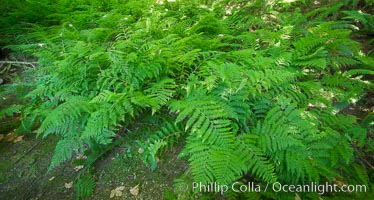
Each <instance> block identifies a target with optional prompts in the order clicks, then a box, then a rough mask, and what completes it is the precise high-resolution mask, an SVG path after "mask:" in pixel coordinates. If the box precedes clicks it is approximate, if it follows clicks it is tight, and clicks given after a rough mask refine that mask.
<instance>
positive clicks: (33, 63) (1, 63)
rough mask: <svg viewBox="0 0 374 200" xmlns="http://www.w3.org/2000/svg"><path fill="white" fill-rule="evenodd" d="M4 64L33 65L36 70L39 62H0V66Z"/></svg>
mask: <svg viewBox="0 0 374 200" xmlns="http://www.w3.org/2000/svg"><path fill="white" fill-rule="evenodd" d="M3 64H11V65H14V64H18V65H31V66H32V67H33V68H35V67H36V65H37V64H38V62H24V61H7V60H6V61H0V66H2V65H3Z"/></svg>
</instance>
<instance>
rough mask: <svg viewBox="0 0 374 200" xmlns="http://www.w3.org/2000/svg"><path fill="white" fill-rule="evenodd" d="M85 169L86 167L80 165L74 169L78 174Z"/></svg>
mask: <svg viewBox="0 0 374 200" xmlns="http://www.w3.org/2000/svg"><path fill="white" fill-rule="evenodd" d="M83 168H84V165H78V166H76V167H74V170H75V171H76V172H77V171H79V170H81V169H83Z"/></svg>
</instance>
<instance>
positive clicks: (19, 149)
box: [0, 134, 187, 199]
mask: <svg viewBox="0 0 374 200" xmlns="http://www.w3.org/2000/svg"><path fill="white" fill-rule="evenodd" d="M56 142H57V138H53V137H50V138H47V139H44V140H41V139H35V135H31V134H30V135H25V136H24V137H23V138H22V141H20V142H17V143H14V142H8V141H6V140H3V141H1V142H0V152H1V156H0V199H74V198H75V193H74V190H73V188H72V187H71V182H73V181H74V179H75V177H76V176H77V174H78V172H77V170H76V168H75V167H76V166H74V165H73V164H72V163H70V162H66V163H65V164H63V165H61V166H59V167H57V168H55V169H54V170H52V171H51V172H47V169H48V166H49V163H50V159H51V157H52V154H53V150H54V147H55V144H56ZM125 146H126V147H117V148H115V149H113V150H111V151H110V152H109V153H107V155H106V156H104V157H103V158H102V159H101V160H99V161H97V162H96V163H95V170H94V171H95V178H96V188H95V192H94V195H93V196H92V198H90V199H109V197H110V194H111V192H112V190H115V189H116V188H118V187H120V186H124V187H122V188H123V190H122V191H121V193H122V196H119V197H114V198H113V199H164V197H163V195H164V193H165V191H167V190H171V189H172V185H173V181H174V179H175V178H177V177H178V176H179V175H180V174H181V173H182V172H183V171H185V170H186V166H187V165H186V163H185V162H184V161H183V160H181V159H177V158H176V155H177V154H176V153H175V151H173V150H172V151H169V153H167V154H166V155H165V156H164V157H163V158H162V159H161V160H160V162H159V163H158V167H157V169H156V170H155V171H151V169H150V168H148V167H146V166H145V165H144V163H143V162H142V160H141V158H140V155H139V153H138V151H137V150H135V149H132V146H128V145H125ZM129 148H130V151H129ZM136 186H139V194H138V195H134V194H131V193H130V189H131V188H134V187H136Z"/></svg>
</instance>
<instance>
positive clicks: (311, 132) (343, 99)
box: [0, 0, 374, 199]
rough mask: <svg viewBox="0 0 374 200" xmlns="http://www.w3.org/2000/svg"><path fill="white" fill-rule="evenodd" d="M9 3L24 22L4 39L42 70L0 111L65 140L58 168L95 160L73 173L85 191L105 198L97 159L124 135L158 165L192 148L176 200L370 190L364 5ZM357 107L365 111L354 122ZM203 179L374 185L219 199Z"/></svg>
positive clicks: (79, 190)
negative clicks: (196, 186)
mask: <svg viewBox="0 0 374 200" xmlns="http://www.w3.org/2000/svg"><path fill="white" fill-rule="evenodd" d="M7 5H8V4H7ZM8 6H9V10H10V11H8V13H9V17H5V18H3V19H1V20H2V21H3V22H4V24H7V23H8V24H12V23H13V21H12V20H14V18H12V17H14V16H16V18H17V17H18V18H19V21H18V22H17V25H16V26H6V27H4V28H2V32H3V33H2V35H4V36H6V37H5V38H7V39H3V40H2V42H3V43H6V44H8V45H7V48H9V49H12V50H13V51H15V52H22V53H25V54H28V55H30V56H31V57H32V58H38V65H39V66H38V68H37V69H35V70H34V71H32V74H33V75H34V76H33V77H32V78H30V79H29V80H30V81H29V83H28V84H31V85H32V90H31V91H30V92H28V93H27V94H26V95H25V96H24V100H25V102H26V103H24V104H22V105H14V106H9V107H6V108H4V109H3V110H2V111H1V113H0V117H1V116H8V115H12V113H13V112H16V113H17V112H21V114H20V115H21V122H22V127H23V129H24V130H25V131H29V132H31V131H32V130H33V129H34V128H36V127H37V137H41V138H48V137H56V138H58V141H57V143H56V145H55V149H54V154H53V157H52V159H51V162H50V165H49V167H48V171H53V169H56V167H58V166H60V165H62V164H64V163H65V162H67V161H69V160H72V159H74V157H75V156H77V155H84V156H86V157H87V159H84V160H81V161H75V162H76V163H75V164H76V165H84V166H85V168H84V170H82V171H80V173H79V174H78V175H77V178H76V180H75V181H74V186H73V187H74V189H75V191H76V197H77V198H84V197H88V196H91V195H92V194H94V193H95V192H94V191H95V188H97V187H98V185H99V184H101V182H100V181H98V179H97V177H96V176H95V175H94V174H95V173H96V171H95V163H97V162H99V160H100V159H101V158H102V157H105V155H107V154H108V153H110V152H111V151H112V150H113V149H116V148H118V147H119V146H121V145H122V144H123V143H124V142H126V141H127V142H128V143H131V144H136V145H135V146H136V148H137V149H138V150H137V151H138V153H139V152H140V155H139V156H140V157H141V159H142V160H143V161H144V163H145V164H146V166H147V167H148V168H149V169H151V170H156V171H157V169H158V168H159V162H160V160H162V157H163V156H164V155H166V154H165V153H170V152H171V151H172V150H173V148H174V147H175V146H182V147H183V148H182V150H181V151H177V152H174V153H175V154H178V156H179V158H180V159H184V160H187V162H188V169H186V170H185V172H184V174H183V175H181V176H180V177H179V178H177V179H175V183H174V189H172V190H170V191H168V192H167V194H168V196H169V197H168V198H170V199H173V198H180V199H195V198H200V199H204V198H208V199H209V198H229V199H240V198H252V199H263V198H268V199H295V198H301V199H317V198H323V199H330V198H332V199H333V198H336V199H339V198H341V197H342V196H349V197H350V198H358V199H364V198H366V197H367V195H369V193H370V191H371V185H372V172H371V170H372V168H370V162H371V160H367V159H368V157H367V155H369V154H370V153H372V151H373V142H372V138H373V136H372V134H373V133H372V125H373V115H372V110H370V109H372V108H371V107H370V106H369V108H365V107H364V106H361V105H369V104H370V103H368V101H369V100H368V98H367V97H368V96H369V97H370V94H372V90H373V84H372V77H373V75H374V71H373V66H374V65H373V64H374V60H373V57H372V51H371V50H372V49H370V48H372V40H370V39H367V41H368V42H367V43H366V44H365V49H361V45H360V43H359V42H357V41H355V40H353V39H352V38H354V37H355V36H357V37H360V38H364V39H365V41H366V38H370V36H371V35H372V32H371V30H372V21H373V16H372V15H371V14H370V13H366V12H365V9H368V7H370V6H372V5H371V4H370V3H369V2H368V1H367V2H366V1H360V3H358V2H357V1H344V2H341V1H333V3H332V2H331V1H294V2H292V3H290V2H289V1H225V0H221V1H199V0H195V1H170V2H169V1H132V0H128V1H116V0H112V1H105V2H101V1H85V0H80V1H74V3H71V2H70V1H66V0H60V1H56V2H54V3H53V4H52V2H51V1H48V0H44V1H40V2H39V1H28V2H27V3H26V5H25V7H26V8H30V9H29V10H24V9H20V8H19V7H17V4H15V5H10V4H9V5H8ZM40 6H43V8H45V9H42V11H43V12H39V9H40ZM36 8H38V9H36ZM359 8H362V9H364V10H358V9H359ZM41 19H43V20H41ZM38 20H40V21H38ZM21 22H22V23H21ZM22 31H23V34H21V35H20V36H19V37H17V38H13V40H12V39H10V40H12V42H14V44H12V43H11V42H9V41H8V40H9V38H12V37H11V36H12V35H14V34H15V33H21V32H22ZM369 99H370V98H369ZM349 107H355V108H357V109H358V110H365V111H364V112H362V113H363V115H361V116H360V118H358V117H357V116H355V115H352V114H351V113H350V112H346V110H347V108H349ZM139 124H140V125H139ZM139 126H142V129H141V130H143V131H141V132H136V131H135V130H134V128H137V127H139ZM132 133H137V135H140V137H135V138H136V139H135V138H132V137H128V135H131V134H132ZM368 163H369V165H368ZM123 164H124V169H126V165H127V162H124V163H123ZM130 165H131V164H130ZM193 182H195V183H196V182H198V183H201V184H204V185H208V184H210V183H216V184H218V185H230V184H232V183H234V182H238V183H240V184H243V185H245V184H248V183H256V184H258V185H260V186H261V187H264V186H265V185H268V184H274V183H276V182H278V183H281V184H294V185H297V184H311V183H314V184H324V183H326V182H328V183H331V184H337V185H339V186H341V185H344V184H353V185H354V184H360V185H365V187H366V188H367V192H356V193H352V194H345V193H338V192H329V193H326V194H323V195H322V194H318V193H317V192H312V193H302V192H299V193H293V192H290V193H284V192H280V193H277V192H274V191H273V192H272V191H267V192H262V193H237V192H234V191H227V192H226V193H225V194H220V192H219V191H213V192H212V191H210V192H205V193H204V192H201V191H196V190H192V188H191V186H192V185H193ZM186 185H187V186H188V187H184V188H185V189H180V188H183V187H182V186H186Z"/></svg>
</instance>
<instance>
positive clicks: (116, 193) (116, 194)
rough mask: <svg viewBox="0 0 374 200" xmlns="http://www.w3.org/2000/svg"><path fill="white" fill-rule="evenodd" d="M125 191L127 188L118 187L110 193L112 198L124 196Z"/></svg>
mask: <svg viewBox="0 0 374 200" xmlns="http://www.w3.org/2000/svg"><path fill="white" fill-rule="evenodd" d="M124 189H125V186H119V187H116V189H114V190H112V191H110V198H113V197H120V196H122V194H123V193H122V191H123V190H124Z"/></svg>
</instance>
